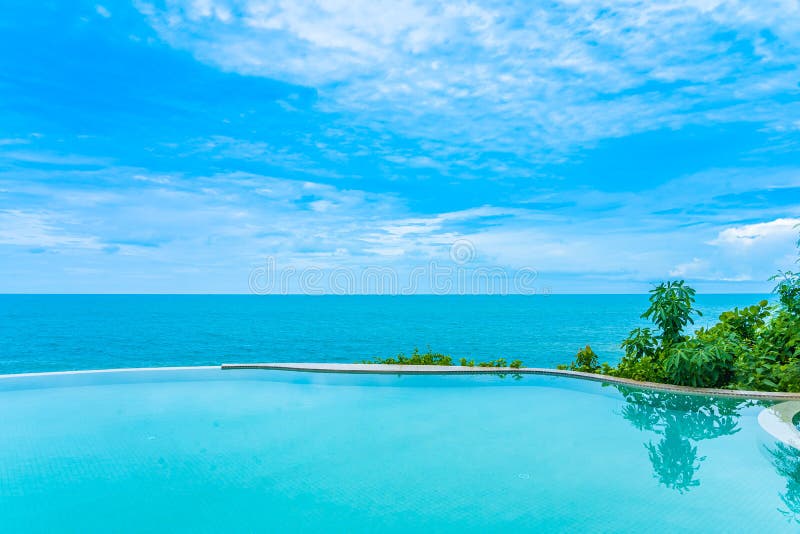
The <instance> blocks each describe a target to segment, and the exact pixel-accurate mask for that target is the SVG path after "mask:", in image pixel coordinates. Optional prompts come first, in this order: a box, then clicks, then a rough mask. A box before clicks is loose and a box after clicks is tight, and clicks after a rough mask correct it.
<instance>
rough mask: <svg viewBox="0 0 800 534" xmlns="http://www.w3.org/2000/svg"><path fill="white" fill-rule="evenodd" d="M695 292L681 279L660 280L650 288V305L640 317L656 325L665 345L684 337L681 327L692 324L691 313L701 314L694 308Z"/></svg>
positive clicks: (674, 342) (672, 343) (681, 339)
mask: <svg viewBox="0 0 800 534" xmlns="http://www.w3.org/2000/svg"><path fill="white" fill-rule="evenodd" d="M695 293H696V292H695V290H694V289H692V288H691V287H689V286H687V285H686V283H685V282H684V281H683V280H676V281H669V282H662V283H661V284H659V285H658V286H656V287H655V288H654V289H652V290H650V307H649V308H648V309H647V311H645V312H644V313H643V314H642V318H643V319H650V320H651V321H653V323H654V324H655V325H656V326H658V328H659V329H660V330H661V343H662V344H663V345H664V346H665V347H670V346H672V345H674V344H676V343H680V342H681V341H683V340H684V339H685V337H684V336H683V329H684V327H685V326H686V325H687V324H694V319H693V318H692V315H698V316H702V315H703V314H702V313H700V311H698V310H696V309H695V308H694V302H695V298H694V296H695Z"/></svg>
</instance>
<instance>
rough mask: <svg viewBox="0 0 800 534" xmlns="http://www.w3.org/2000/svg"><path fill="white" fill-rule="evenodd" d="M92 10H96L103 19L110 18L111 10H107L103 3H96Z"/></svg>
mask: <svg viewBox="0 0 800 534" xmlns="http://www.w3.org/2000/svg"><path fill="white" fill-rule="evenodd" d="M94 10H95V11H97V14H98V15H100V16H101V17H103V18H104V19H108V18H111V11H109V10H108V8H106V7H105V6H103V5H100V4H97V5H96V6H94Z"/></svg>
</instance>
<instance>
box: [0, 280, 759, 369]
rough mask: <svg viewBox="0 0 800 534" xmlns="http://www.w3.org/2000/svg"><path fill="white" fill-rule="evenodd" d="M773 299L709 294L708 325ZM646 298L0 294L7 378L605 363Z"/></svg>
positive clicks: (1, 357)
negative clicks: (592, 356)
mask: <svg viewBox="0 0 800 534" xmlns="http://www.w3.org/2000/svg"><path fill="white" fill-rule="evenodd" d="M762 298H765V297H764V296H763V295H741V294H737V295H701V296H699V297H698V306H699V308H700V309H701V310H702V311H703V312H704V317H702V318H700V319H699V320H698V321H697V325H699V326H702V325H705V324H709V323H711V322H713V321H714V320H716V318H717V316H718V315H719V314H720V313H721V312H722V311H724V310H726V309H729V308H731V307H734V306H743V305H749V304H752V303H755V302H757V301H758V300H760V299H762ZM646 307H647V296H646V295H549V296H541V295H536V296H434V295H418V296H299V295H297V296H294V295H286V296H256V295H0V374H7V373H23V372H38V371H57V370H71V369H97V368H119V367H158V366H188V365H216V364H219V363H222V362H255V361H262V362H266V361H270V362H288V361H296V362H297V361H299V362H303V361H315V362H344V363H352V362H355V361H360V360H362V359H366V358H372V357H375V356H381V357H386V356H391V355H394V354H396V353H398V352H401V351H402V352H406V353H408V352H410V351H411V350H413V348H414V347H415V346H416V347H419V348H420V349H425V348H426V347H428V346H430V347H431V348H432V349H434V350H436V351H439V352H445V353H448V354H452V355H453V356H454V357H456V358H461V357H466V358H475V359H478V358H480V359H489V358H491V359H495V358H499V357H505V358H507V359H509V360H511V359H521V360H523V361H524V363H525V365H526V366H537V367H538V366H543V367H551V366H554V365H556V364H557V363H563V362H566V361H569V360H570V359H571V358H572V356H573V355H574V353H575V351H576V350H577V349H579V348H580V347H582V346H584V345H586V344H587V343H589V344H591V345H592V347H593V348H594V350H595V351H596V352H597V353H598V354H599V355H600V358H601V361H603V360H605V361H609V362H612V363H613V362H615V361H617V360H618V358H619V357H620V356H621V352H620V349H619V342H620V341H621V340H622V339H623V338H624V337H625V335H626V334H627V332H628V331H629V330H630V329H631V328H634V327H636V326H639V325H642V324H645V322H644V321H643V320H642V319H640V318H639V317H640V315H641V313H642V311H644V310H645V309H646Z"/></svg>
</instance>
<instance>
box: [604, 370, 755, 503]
mask: <svg viewBox="0 0 800 534" xmlns="http://www.w3.org/2000/svg"><path fill="white" fill-rule="evenodd" d="M614 387H616V388H617V389H618V390H619V392H620V393H622V395H623V396H624V397H625V401H626V403H627V404H626V405H625V406H624V407H623V408H622V413H621V415H622V417H624V418H625V419H626V420H628V421H630V423H631V424H632V425H633V426H634V427H636V428H637V429H639V430H642V431H650V432H654V433H656V434H658V435H660V436H661V437H660V439H659V441H658V442H657V443H653V442H652V441H649V442H647V443H645V444H644V445H645V447H646V448H647V451H648V453H649V455H650V462H651V463H652V464H653V471H654V476H655V478H656V479H657V480H658V481H659V482H660V483H661V484H663V485H664V486H666V487H668V488H671V489H674V490H676V491H678V492H680V493H684V492H686V491H689V490H690V489H692V488H693V487H696V486H699V485H700V480H699V479H698V478H697V472H698V470H699V469H700V466H701V464H702V462H703V461H704V460H705V459H706V457H705V456H700V455H699V454H698V445H697V443H698V442H700V441H703V440H708V439H715V438H719V437H722V436H728V435H731V434H735V433H736V432H738V431H739V413H740V410H742V409H743V408H745V407H749V406H754V405H756V404H757V402H756V401H750V400H740V399H732V398H725V397H701V396H693V395H685V394H677V393H670V392H668V391H653V390H650V391H648V390H642V389H637V388H631V387H626V386H620V385H615V386H614Z"/></svg>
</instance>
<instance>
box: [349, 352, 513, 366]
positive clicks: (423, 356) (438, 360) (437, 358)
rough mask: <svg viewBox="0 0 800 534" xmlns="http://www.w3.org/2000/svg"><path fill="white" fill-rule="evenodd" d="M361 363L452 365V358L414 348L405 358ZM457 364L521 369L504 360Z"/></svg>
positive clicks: (464, 360)
mask: <svg viewBox="0 0 800 534" xmlns="http://www.w3.org/2000/svg"><path fill="white" fill-rule="evenodd" d="M361 363H371V364H384V365H453V358H452V357H451V356H448V355H447V354H441V353H438V352H433V351H431V349H430V348H429V349H428V351H427V352H424V353H422V352H420V351H419V349H416V348H415V349H414V352H412V353H411V356H406V355H404V354H403V353H400V354H398V355H397V356H395V357H393V358H375V359H373V360H362V361H361ZM459 363H460V364H461V365H462V366H464V367H475V366H477V367H510V368H512V369H519V368H520V367H522V360H514V361H512V362H511V363H510V364H508V363H507V362H506V359H505V358H498V359H496V360H488V361H485V362H478V363H475V360H467V359H466V358H461V360H460V362H459Z"/></svg>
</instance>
